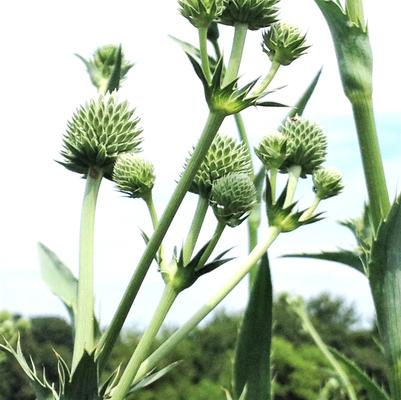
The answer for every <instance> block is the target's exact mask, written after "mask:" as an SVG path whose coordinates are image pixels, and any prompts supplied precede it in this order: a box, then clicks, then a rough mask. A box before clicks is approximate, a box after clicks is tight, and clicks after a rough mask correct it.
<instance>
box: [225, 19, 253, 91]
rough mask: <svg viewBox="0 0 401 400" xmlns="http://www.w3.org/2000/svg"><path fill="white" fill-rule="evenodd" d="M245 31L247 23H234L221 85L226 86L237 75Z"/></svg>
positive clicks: (246, 30)
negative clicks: (228, 58) (229, 51)
mask: <svg viewBox="0 0 401 400" xmlns="http://www.w3.org/2000/svg"><path fill="white" fill-rule="evenodd" d="M247 32H248V25H247V24H236V25H235V31H234V39H233V46H232V48H231V54H230V60H229V61H228V66H227V69H226V73H225V75H224V79H223V84H222V86H223V87H225V86H227V85H228V84H229V83H230V82H232V81H233V80H234V79H235V78H236V77H237V76H238V71H239V67H240V64H241V59H242V52H243V51H244V45H245V39H246V34H247Z"/></svg>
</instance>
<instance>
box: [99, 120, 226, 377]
mask: <svg viewBox="0 0 401 400" xmlns="http://www.w3.org/2000/svg"><path fill="white" fill-rule="evenodd" d="M224 117H225V116H224V115H223V114H220V113H212V112H211V113H210V114H209V117H208V119H207V121H206V125H205V127H204V129H203V133H202V135H201V137H200V139H199V142H198V145H197V146H196V148H195V150H194V152H193V154H192V157H191V159H190V161H189V163H188V165H187V168H186V169H185V171H184V173H183V174H182V176H181V179H180V180H179V182H178V184H177V186H176V189H175V191H174V193H173V195H172V196H171V199H170V201H169V203H168V205H167V207H166V209H165V211H164V213H163V215H162V217H161V219H160V221H159V224H158V225H157V229H156V230H155V232H154V233H153V235H152V237H151V238H150V240H149V243H148V245H147V246H146V249H145V251H144V253H143V255H142V257H141V259H140V261H139V263H138V266H137V268H136V270H135V272H134V274H133V276H132V278H131V280H130V282H129V283H128V287H127V289H126V291H125V293H124V295H123V298H122V300H121V302H120V304H119V306H118V309H117V311H116V313H115V315H114V317H113V319H112V321H111V323H110V325H109V327H108V329H107V330H106V332H105V333H104V334H103V336H102V337H101V339H100V341H99V345H98V346H97V348H96V358H97V359H98V361H99V366H100V370H101V369H102V367H103V366H104V363H105V361H106V360H107V358H108V356H109V354H110V351H111V349H112V347H113V345H114V343H115V341H116V340H117V337H118V335H119V333H120V331H121V328H122V326H123V324H124V321H125V319H126V318H127V315H128V313H129V310H130V309H131V306H132V304H133V302H134V300H135V298H136V295H137V293H138V291H139V289H140V287H141V285H142V282H143V280H144V278H145V275H146V273H147V271H148V269H149V267H150V264H151V263H152V261H153V258H154V256H155V254H156V252H157V251H158V249H159V247H160V245H161V243H162V240H163V238H164V236H165V235H166V233H167V230H168V228H169V227H170V224H171V222H172V220H173V218H174V216H175V214H176V212H177V210H178V208H179V206H180V204H181V202H182V200H183V199H184V196H185V194H186V192H187V190H188V188H189V186H190V185H191V182H192V180H193V179H194V177H195V174H196V171H197V170H198V169H199V167H200V165H201V163H202V161H203V159H204V157H205V155H206V153H207V151H208V149H209V147H210V145H211V143H212V141H213V139H214V137H215V136H216V134H217V131H218V130H219V128H220V126H221V124H222V122H223V120H224Z"/></svg>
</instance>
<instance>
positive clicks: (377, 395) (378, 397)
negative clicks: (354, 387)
mask: <svg viewBox="0 0 401 400" xmlns="http://www.w3.org/2000/svg"><path fill="white" fill-rule="evenodd" d="M330 351H331V353H332V354H333V355H334V357H336V359H337V361H338V362H340V363H341V364H342V365H343V367H344V368H345V369H346V371H347V372H348V375H350V376H352V377H353V378H354V379H355V380H356V381H358V382H359V383H360V385H361V386H362V387H363V388H364V389H365V390H366V393H367V395H368V397H369V400H390V397H389V396H388V394H387V393H386V392H385V391H384V389H383V388H381V387H380V386H379V385H378V384H377V383H376V382H375V381H374V380H373V379H372V378H370V377H369V376H368V375H367V374H366V372H364V371H362V370H361V369H360V368H359V367H358V366H357V365H356V364H355V363H354V362H353V361H352V360H350V359H349V358H348V357H346V356H345V355H344V354H341V353H340V352H338V351H337V350H336V349H333V348H330Z"/></svg>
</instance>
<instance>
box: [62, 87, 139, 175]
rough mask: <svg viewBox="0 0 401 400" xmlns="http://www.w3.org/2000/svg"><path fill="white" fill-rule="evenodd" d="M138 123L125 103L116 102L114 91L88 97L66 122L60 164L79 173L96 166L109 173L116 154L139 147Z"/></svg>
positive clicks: (106, 173) (85, 172)
mask: <svg viewBox="0 0 401 400" xmlns="http://www.w3.org/2000/svg"><path fill="white" fill-rule="evenodd" d="M138 123H139V119H138V118H135V117H134V111H133V110H131V109H129V107H128V103H127V102H122V103H119V102H118V101H117V99H116V97H115V95H114V94H111V95H109V94H107V95H104V96H99V97H98V98H97V99H95V100H91V101H90V102H89V103H87V104H86V105H84V106H81V107H80V108H79V109H78V110H77V111H76V112H75V114H74V115H73V117H72V120H71V121H69V122H68V127H67V133H66V134H65V135H64V142H63V150H62V151H61V155H62V156H63V157H64V161H63V162H61V164H62V165H64V166H65V167H66V168H68V169H69V170H71V171H74V172H78V173H80V174H87V172H88V169H89V168H92V167H96V168H98V169H101V170H102V171H103V172H104V174H105V176H106V177H110V176H111V173H112V170H113V166H114V162H115V161H116V159H117V156H118V155H119V154H121V153H126V152H129V151H139V146H140V143H141V138H140V134H141V132H142V130H141V129H140V128H139V127H138Z"/></svg>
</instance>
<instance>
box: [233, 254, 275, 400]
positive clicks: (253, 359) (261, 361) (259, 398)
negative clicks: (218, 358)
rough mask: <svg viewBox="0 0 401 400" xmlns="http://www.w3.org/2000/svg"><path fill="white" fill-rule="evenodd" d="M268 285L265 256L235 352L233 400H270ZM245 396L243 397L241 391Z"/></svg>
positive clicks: (269, 302) (270, 299)
mask: <svg viewBox="0 0 401 400" xmlns="http://www.w3.org/2000/svg"><path fill="white" fill-rule="evenodd" d="M272 302H273V296H272V283H271V277H270V266H269V260H268V256H267V254H265V255H264V256H263V258H262V260H261V263H260V266H259V268H258V271H257V274H256V277H255V281H254V283H253V286H252V291H251V294H250V298H249V303H248V306H247V308H246V310H245V315H244V319H243V321H242V325H241V328H240V333H239V337H238V342H237V348H236V352H235V360H234V371H233V389H234V398H235V399H240V398H242V396H244V400H268V399H271V375H270V370H271V368H270V349H271V337H272ZM245 388H246V389H247V390H246V394H245V395H244V394H243V393H244V389H245Z"/></svg>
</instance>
